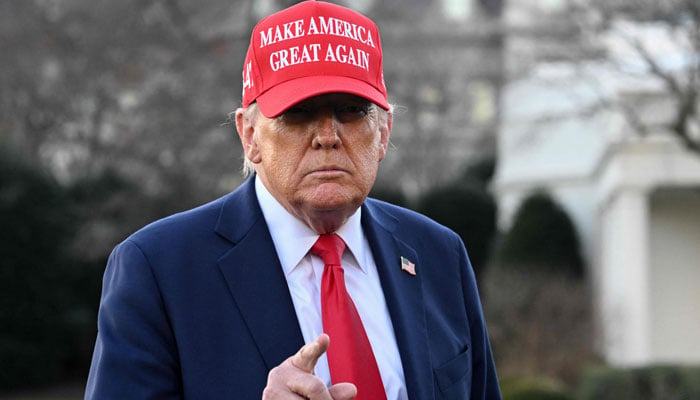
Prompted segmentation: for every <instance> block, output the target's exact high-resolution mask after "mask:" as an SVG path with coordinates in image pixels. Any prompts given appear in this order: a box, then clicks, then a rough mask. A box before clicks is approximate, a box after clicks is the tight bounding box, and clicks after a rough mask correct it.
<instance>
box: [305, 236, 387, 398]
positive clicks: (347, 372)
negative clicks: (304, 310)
mask: <svg viewBox="0 0 700 400" xmlns="http://www.w3.org/2000/svg"><path fill="white" fill-rule="evenodd" d="M343 251H345V242H343V239H341V238H340V236H338V235H336V234H330V235H321V236H320V237H319V238H318V240H317V241H316V243H315V244H314V245H313V247H312V248H311V252H312V253H313V254H315V255H317V256H319V257H321V259H323V263H324V264H325V267H324V269H323V279H322V281H321V317H322V319H323V330H324V331H325V333H327V334H328V336H329V337H330V338H331V344H330V346H329V348H328V352H327V355H328V367H329V368H330V372H331V381H332V382H333V383H338V382H351V383H354V384H355V386H357V397H356V398H355V400H380V399H386V394H385V393H384V385H383V384H382V377H381V376H380V375H379V368H378V367H377V361H376V360H375V359H374V354H373V353H372V348H371V347H370V344H369V340H368V339H367V334H366V333H365V328H364V327H363V326H362V320H361V319H360V315H359V314H358V313H357V309H356V308H355V304H354V303H353V302H352V299H351V298H350V295H349V294H348V292H347V290H346V289H345V275H344V273H343V267H342V266H341V265H340V259H341V257H342V255H343Z"/></svg>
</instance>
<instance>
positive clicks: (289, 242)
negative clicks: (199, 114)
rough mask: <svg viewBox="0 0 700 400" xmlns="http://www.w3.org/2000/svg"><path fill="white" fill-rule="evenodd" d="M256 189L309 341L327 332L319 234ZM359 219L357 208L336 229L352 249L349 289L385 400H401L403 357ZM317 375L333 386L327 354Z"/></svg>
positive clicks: (346, 258)
mask: <svg viewBox="0 0 700 400" xmlns="http://www.w3.org/2000/svg"><path fill="white" fill-rule="evenodd" d="M255 191H256V193H257V197H258V203H260V208H261V209H262V212H263V215H264V217H265V221H266V222H267V226H268V228H269V229H270V234H271V235H272V241H273V242H274V244H275V249H276V250H277V255H278V256H279V258H280V262H281V263H282V269H283V270H284V274H285V276H286V278H287V285H289V292H290V293H291V295H292V301H293V303H294V309H295V311H296V314H297V319H298V320H299V325H300V327H301V332H302V335H303V336H304V342H305V343H310V342H312V341H314V340H316V338H317V337H318V335H320V334H321V333H322V332H323V323H322V320H321V294H320V293H321V277H322V275H323V268H324V264H323V261H322V260H321V258H320V257H317V256H315V255H312V254H310V253H309V250H310V249H311V246H313V244H314V243H315V242H316V239H318V237H319V234H318V233H316V232H315V231H314V230H312V229H311V228H310V227H308V226H307V225H305V224H304V223H303V222H302V221H301V220H299V219H297V218H296V217H294V216H293V215H292V214H290V213H289V212H288V211H287V210H285V209H284V207H282V205H281V204H280V203H279V202H278V201H277V200H276V199H275V198H274V197H273V196H272V195H271V194H270V192H269V191H268V190H267V189H266V188H265V185H263V183H262V182H261V181H260V178H259V177H257V176H256V177H255ZM360 216H361V210H360V209H358V210H357V211H356V212H355V214H353V215H352V216H351V217H350V219H349V220H348V221H347V222H346V223H345V225H343V226H342V227H341V228H340V229H338V231H336V233H337V234H338V236H340V237H341V238H342V239H343V240H344V241H345V244H346V245H347V249H348V250H350V251H346V252H345V253H344V254H343V258H342V264H343V269H344V270H345V285H346V286H347V290H348V293H349V294H350V296H351V297H352V299H353V302H354V303H355V307H356V308H357V312H358V313H359V314H360V319H362V324H363V325H364V327H365V331H366V332H367V337H368V338H369V342H370V345H371V346H372V351H373V352H374V357H375V358H376V360H377V364H378V366H379V373H380V375H381V377H382V382H383V383H384V389H385V391H386V393H387V400H395V399H397V400H398V399H401V400H403V399H407V398H408V397H407V394H406V383H405V379H404V375H403V367H402V366H401V356H400V355H399V349H398V346H397V344H396V338H395V336H394V328H393V326H392V323H391V318H390V317H389V310H388V309H387V307H386V302H385V300H384V292H383V291H382V287H381V283H380V281H379V275H378V273H377V266H376V264H375V262H374V257H373V256H372V251H371V249H370V247H369V243H368V242H367V239H366V238H365V236H364V233H363V232H362V226H361V224H360ZM332 340H333V338H331V341H332ZM314 373H315V375H316V376H318V377H319V378H321V379H322V380H323V381H324V382H325V383H326V385H327V386H330V384H331V379H330V371H329V369H328V359H327V358H326V355H325V354H324V355H323V356H321V358H320V359H319V360H318V363H317V364H316V368H315V370H314Z"/></svg>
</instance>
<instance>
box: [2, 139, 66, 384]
mask: <svg viewBox="0 0 700 400" xmlns="http://www.w3.org/2000/svg"><path fill="white" fill-rule="evenodd" d="M69 209H70V207H69V202H68V201H67V199H66V198H65V196H64V194H63V192H62V190H61V188H60V186H58V185H57V184H56V183H55V182H54V181H53V180H52V179H51V178H50V177H49V176H48V175H46V174H44V173H42V172H41V171H38V170H36V169H34V168H32V167H31V166H29V165H27V164H26V163H24V162H23V161H21V160H19V159H17V158H16V157H14V156H13V155H11V154H9V152H0V221H2V229H0V293H1V295H0V360H2V365H0V388H13V387H19V386H26V385H38V384H41V383H46V382H50V381H51V380H52V379H54V378H56V377H57V375H58V374H59V371H60V370H61V367H62V363H63V361H64V360H65V357H67V356H68V354H69V353H70V349H69V347H68V346H67V343H69V342H70V337H71V336H72V329H71V328H72V326H71V321H70V318H69V317H68V315H67V313H68V309H69V306H70V304H71V291H70V289H69V288H68V286H69V285H68V282H69V279H70V277H69V275H70V274H69V269H68V267H69V257H68V254H67V251H66V249H67V248H68V247H69V243H70V240H71V238H72V234H73V232H74V231H75V224H76V221H75V218H74V217H73V216H72V214H71V212H70V211H69Z"/></svg>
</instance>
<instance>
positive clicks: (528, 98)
mask: <svg viewBox="0 0 700 400" xmlns="http://www.w3.org/2000/svg"><path fill="white" fill-rule="evenodd" d="M617 28H620V29H622V30H623V31H624V32H625V33H626V34H634V35H638V36H637V37H639V38H640V39H641V40H642V41H643V42H644V43H645V44H646V45H648V46H649V47H648V48H649V49H651V50H652V51H653V52H654V54H655V56H657V57H659V58H658V59H659V60H661V61H662V62H661V65H662V66H663V67H664V68H668V69H674V68H682V67H683V65H686V64H684V60H686V61H687V59H685V58H684V57H683V54H681V53H678V47H676V46H674V45H673V44H674V43H675V42H674V41H673V40H670V38H668V37H664V35H663V34H662V32H661V30H660V29H659V28H658V27H655V26H646V27H640V26H639V25H629V24H622V25H620V26H618V27H617ZM664 38H666V39H669V40H664ZM609 39H610V40H608V41H607V42H606V46H607V50H608V51H610V54H612V55H613V56H615V57H619V60H622V61H623V65H624V66H626V69H625V70H624V72H620V71H619V70H617V69H613V68H611V67H610V65H608V64H603V63H597V64H596V63H585V64H584V63H581V62H577V63H566V62H542V63H539V64H538V65H537V66H536V67H535V68H533V69H531V70H530V71H529V73H527V74H525V75H523V76H522V77H520V78H518V79H517V80H514V81H512V82H511V83H510V84H508V85H507V86H506V87H505V88H504V91H503V93H502V95H503V97H502V98H503V103H502V129H501V131H500V136H499V138H498V162H499V164H498V166H497V170H496V176H495V179H494V191H495V193H496V196H497V199H498V203H499V210H500V216H499V223H500V226H501V228H507V227H508V226H509V224H510V222H511V219H512V216H513V214H514V212H515V211H516V209H517V207H518V205H519V204H520V201H521V200H522V199H523V198H524V197H525V196H527V195H528V194H529V193H531V192H532V191H533V190H534V189H537V188H545V189H547V190H548V191H549V192H550V193H551V194H552V195H553V196H554V197H555V198H556V199H557V200H558V201H559V203H560V204H561V205H562V206H563V207H564V208H565V209H566V210H567V211H568V213H569V215H570V216H571V217H572V219H573V221H574V223H575V225H576V227H577V229H578V233H579V235H580V237H581V238H582V245H583V250H584V255H585V258H586V260H587V262H588V265H589V267H590V268H589V271H590V277H591V282H592V284H593V289H594V295H595V301H596V306H597V310H598V313H597V314H598V317H599V326H600V338H599V339H600V343H601V350H602V353H603V355H604V356H605V358H606V359H607V360H608V362H610V363H611V364H613V365H619V366H634V365H645V364H650V363H660V362H673V363H695V364H697V363H700V341H699V340H698V337H700V154H698V153H691V152H689V151H688V150H685V149H684V147H683V146H682V145H681V144H680V143H679V142H678V141H677V140H675V139H674V138H673V137H672V135H671V134H670V133H669V132H668V131H666V130H665V128H664V123H666V122H668V121H669V120H670V118H671V116H672V113H673V112H674V110H673V104H672V103H673V100H672V99H671V98H670V97H669V96H668V95H666V94H664V93H665V92H664V89H663V86H662V83H661V82H660V81H658V80H655V79H652V78H650V76H649V75H646V74H643V73H642V72H643V68H642V67H643V62H642V61H640V60H639V59H636V58H634V57H633V55H634V52H630V51H629V50H630V49H629V48H626V47H625V46H624V43H623V42H620V41H618V40H616V39H615V38H614V37H610V38H609ZM619 60H618V61H619ZM615 104H624V105H625V107H627V108H619V107H615V106H614V105H615ZM625 110H626V111H625ZM627 111H630V113H628V112H627ZM630 117H632V118H630ZM638 126H644V127H645V129H646V134H643V135H642V134H640V130H639V129H638ZM697 133H698V134H700V131H699V132H697Z"/></svg>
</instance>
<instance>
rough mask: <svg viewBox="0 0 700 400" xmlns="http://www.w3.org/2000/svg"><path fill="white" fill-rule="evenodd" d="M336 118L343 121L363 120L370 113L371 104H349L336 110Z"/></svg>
mask: <svg viewBox="0 0 700 400" xmlns="http://www.w3.org/2000/svg"><path fill="white" fill-rule="evenodd" d="M335 113H336V116H337V117H338V118H339V119H340V120H341V121H352V120H355V119H359V118H363V117H365V116H366V115H367V114H368V113H369V104H347V105H343V106H340V107H338V108H336V110H335Z"/></svg>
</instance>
